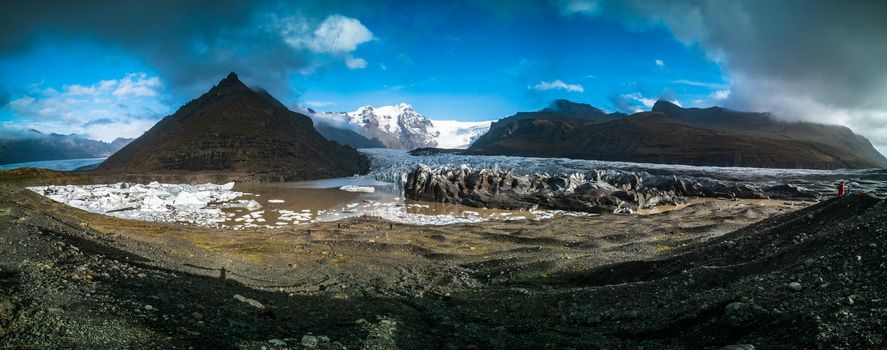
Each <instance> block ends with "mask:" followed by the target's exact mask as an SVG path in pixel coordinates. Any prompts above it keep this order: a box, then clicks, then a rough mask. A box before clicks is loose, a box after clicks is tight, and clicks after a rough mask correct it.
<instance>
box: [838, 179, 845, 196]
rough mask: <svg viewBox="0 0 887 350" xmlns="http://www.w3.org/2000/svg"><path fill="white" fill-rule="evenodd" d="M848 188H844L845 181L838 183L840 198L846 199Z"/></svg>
mask: <svg viewBox="0 0 887 350" xmlns="http://www.w3.org/2000/svg"><path fill="white" fill-rule="evenodd" d="M846 189H847V187H845V186H844V181H841V182H839V183H838V197H844V191H845V190H846Z"/></svg>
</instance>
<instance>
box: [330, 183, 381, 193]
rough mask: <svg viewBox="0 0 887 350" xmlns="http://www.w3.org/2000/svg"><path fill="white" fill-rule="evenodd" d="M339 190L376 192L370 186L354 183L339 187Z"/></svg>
mask: <svg viewBox="0 0 887 350" xmlns="http://www.w3.org/2000/svg"><path fill="white" fill-rule="evenodd" d="M339 189H340V190H342V191H345V192H363V193H373V192H376V189H375V188H373V187H370V186H355V185H345V186H342V187H339Z"/></svg>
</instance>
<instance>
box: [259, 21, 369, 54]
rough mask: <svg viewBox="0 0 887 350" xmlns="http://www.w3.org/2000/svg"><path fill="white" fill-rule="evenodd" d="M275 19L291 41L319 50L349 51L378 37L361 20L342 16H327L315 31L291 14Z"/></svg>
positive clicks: (292, 44) (281, 30)
mask: <svg viewBox="0 0 887 350" xmlns="http://www.w3.org/2000/svg"><path fill="white" fill-rule="evenodd" d="M272 22H274V23H275V27H276V28H277V29H278V30H279V31H280V33H281V35H282V36H283V38H284V41H286V43H287V44H289V45H290V46H292V47H294V48H299V49H302V48H304V49H308V50H311V51H313V52H316V53H328V54H345V53H349V52H353V51H354V50H356V49H357V47H358V46H359V45H360V44H363V43H366V42H368V41H370V40H373V39H374V37H373V33H372V32H371V31H370V30H369V29H367V27H365V26H364V25H363V24H362V23H360V21H359V20H357V19H354V18H350V17H345V16H340V15H332V16H329V17H327V18H326V19H325V20H324V21H323V23H321V24H320V25H318V26H317V27H316V28H315V29H314V30H313V31H311V26H310V25H309V24H308V22H307V21H306V20H305V19H303V18H301V17H287V18H284V19H282V20H277V19H276V18H274V17H272Z"/></svg>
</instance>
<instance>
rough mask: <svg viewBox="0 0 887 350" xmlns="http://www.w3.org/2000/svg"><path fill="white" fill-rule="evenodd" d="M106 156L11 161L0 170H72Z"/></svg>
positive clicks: (1, 166)
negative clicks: (11, 162)
mask: <svg viewBox="0 0 887 350" xmlns="http://www.w3.org/2000/svg"><path fill="white" fill-rule="evenodd" d="M105 159H107V158H78V159H59V160H38V161H33V162H24V163H13V164H3V165H0V170H9V169H18V168H40V169H49V170H58V171H72V170H77V169H80V168H83V167H88V166H95V165H99V164H101V163H102V162H104V161H105Z"/></svg>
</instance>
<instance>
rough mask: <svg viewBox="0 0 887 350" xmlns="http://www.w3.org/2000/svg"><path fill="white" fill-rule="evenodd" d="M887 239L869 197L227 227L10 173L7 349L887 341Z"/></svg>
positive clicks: (4, 280)
mask: <svg viewBox="0 0 887 350" xmlns="http://www.w3.org/2000/svg"><path fill="white" fill-rule="evenodd" d="M808 205H809V206H808ZM885 238H887V202H885V201H884V200H881V199H876V198H873V197H869V196H866V195H853V196H850V197H848V198H843V199H830V200H826V201H823V202H820V203H817V204H813V205H810V203H803V202H782V201H760V202H750V201H729V200H710V201H704V202H701V203H698V204H693V205H690V206H687V207H686V208H682V209H678V210H673V211H668V212H664V213H661V214H655V215H642V216H639V215H613V214H604V215H600V216H591V217H558V218H555V219H552V220H547V221H540V222H495V223H485V224H482V225H450V226H443V227H428V226H422V227H418V226H408V225H398V224H390V223H388V222H384V221H381V220H378V219H372V218H361V219H352V220H346V221H341V222H338V223H322V224H316V225H310V226H308V225H306V226H300V227H298V228H296V229H292V228H290V229H281V230H257V231H240V232H233V231H224V230H212V229H206V228H199V227H188V226H181V225H171V224H152V223H142V222H133V221H126V220H122V219H115V218H109V217H104V216H100V215H96V214H91V213H87V212H83V211H80V210H76V209H71V208H67V207H64V206H62V205H59V204H57V203H53V202H51V201H49V200H48V199H46V198H43V197H40V196H38V195H36V194H34V193H31V192H29V191H26V190H23V189H21V188H20V187H16V186H12V185H0V346H3V347H6V348H17V349H21V348H25V349H27V348H39V349H53V348H59V349H62V348H64V349H70V348H89V349H93V348H163V349H171V348H178V349H187V348H194V349H202V348H212V349H219V348H243V349H262V348H265V349H283V348H289V349H299V348H318V349H338V348H348V349H350V348H364V349H393V348H402V349H482V348H492V349H510V348H526V349H542V348H554V349H570V348H572V349H588V348H608V349H620V348H631V349H640V348H646V349H663V348H673V349H685V348H687V349H707V348H710V349H718V348H722V347H724V346H730V345H733V346H734V347H732V348H733V349H751V348H758V349H790V348H791V349H794V348H827V349H859V348H883V347H885V346H887V342H885V339H887V336H885V334H887V299H885V298H884V292H883V290H884V287H885V284H887V263H885V261H887V243H885V242H887V239H885Z"/></svg>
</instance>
